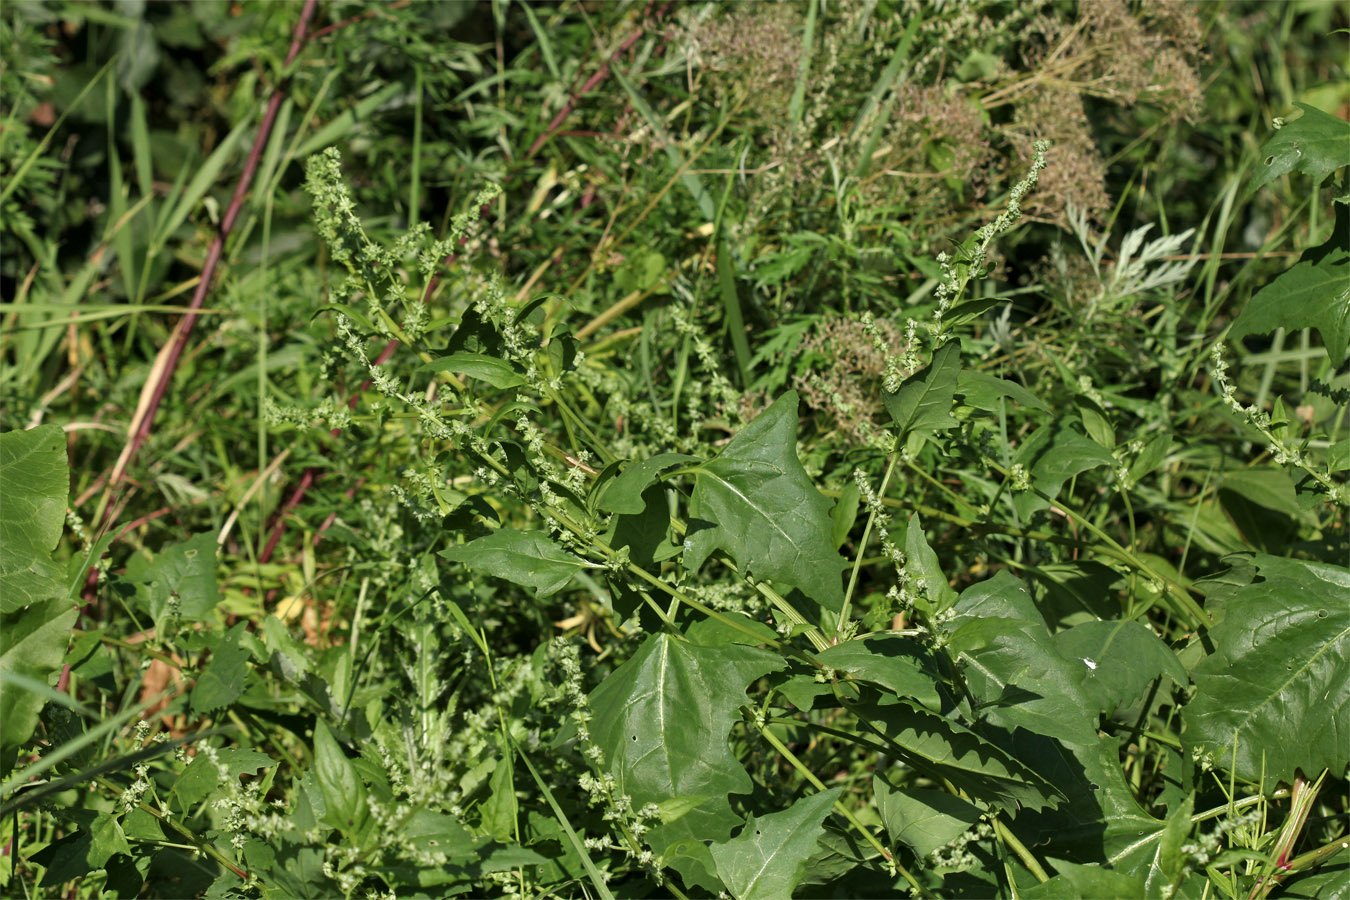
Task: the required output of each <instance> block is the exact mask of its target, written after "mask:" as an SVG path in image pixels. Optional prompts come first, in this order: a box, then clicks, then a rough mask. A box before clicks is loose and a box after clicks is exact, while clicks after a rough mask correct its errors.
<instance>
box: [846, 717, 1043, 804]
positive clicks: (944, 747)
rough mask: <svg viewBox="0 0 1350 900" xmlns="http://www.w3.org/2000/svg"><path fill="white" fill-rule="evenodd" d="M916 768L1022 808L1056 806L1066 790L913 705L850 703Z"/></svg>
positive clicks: (980, 796) (984, 798) (972, 792)
mask: <svg viewBox="0 0 1350 900" xmlns="http://www.w3.org/2000/svg"><path fill="white" fill-rule="evenodd" d="M845 705H846V706H848V707H849V708H850V709H852V710H853V711H854V712H855V713H857V715H858V716H859V718H861V719H863V720H864V721H865V722H866V723H868V724H869V725H871V726H872V727H873V728H874V729H875V730H876V731H877V732H878V733H879V734H881V735H884V737H885V738H886V741H887V742H888V743H889V744H890V745H891V746H892V747H894V748H896V749H897V750H899V751H900V754H899V755H901V756H902V758H904V759H905V761H906V762H907V763H909V764H910V765H912V766H913V767H914V768H917V769H919V770H920V771H922V772H926V773H927V774H929V775H931V776H934V777H942V778H946V779H947V780H949V781H951V782H952V783H953V784H955V785H956V786H957V787H960V788H961V789H963V790H964V791H965V792H966V793H967V794H968V795H970V796H971V797H973V798H975V799H977V800H980V801H982V802H985V803H992V804H996V805H998V806H1002V807H1003V808H1005V809H1010V810H1011V809H1016V808H1017V807H1018V805H1019V804H1020V805H1022V806H1025V807H1029V808H1042V807H1047V806H1054V805H1056V804H1057V803H1059V801H1060V799H1061V795H1060V792H1059V791H1058V790H1056V788H1055V787H1054V785H1052V784H1050V783H1049V782H1048V781H1046V780H1045V779H1043V778H1041V776H1039V775H1037V774H1036V773H1035V772H1033V771H1032V770H1031V769H1029V768H1028V767H1027V766H1025V765H1023V764H1022V763H1021V762H1019V761H1018V760H1016V759H1014V758H1013V757H1012V756H1010V755H1009V754H1008V753H1007V752H1005V751H1004V750H1002V749H1001V748H999V747H997V746H995V745H994V744H992V743H990V742H989V741H987V740H985V739H984V738H982V737H980V736H979V735H977V734H975V733H974V732H973V731H971V730H970V729H968V728H966V727H965V726H963V725H960V724H959V723H957V722H954V721H952V720H951V719H948V718H945V717H944V716H940V715H938V714H937V713H933V712H929V711H928V710H926V709H921V708H919V707H917V706H914V705H913V704H910V703H907V702H900V703H893V704H890V705H887V706H878V705H875V704H855V703H845Z"/></svg>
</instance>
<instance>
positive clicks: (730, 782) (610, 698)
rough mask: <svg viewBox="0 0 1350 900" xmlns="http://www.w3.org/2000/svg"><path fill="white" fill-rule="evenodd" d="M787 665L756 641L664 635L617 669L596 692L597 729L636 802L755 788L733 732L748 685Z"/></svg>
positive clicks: (720, 796) (720, 797) (722, 798)
mask: <svg viewBox="0 0 1350 900" xmlns="http://www.w3.org/2000/svg"><path fill="white" fill-rule="evenodd" d="M784 665H785V663H784V662H783V660H782V658H781V657H779V656H778V655H777V654H775V653H770V652H769V651H767V650H761V649H759V648H757V647H748V646H746V645H744V644H723V645H721V646H713V647H708V646H702V645H699V644H695V643H693V642H691V641H689V640H687V639H685V638H683V637H680V636H678V635H672V634H665V633H662V634H653V635H651V636H650V637H648V638H647V639H646V640H645V641H644V642H643V643H642V646H641V647H639V648H638V649H637V652H636V653H634V654H633V656H632V657H631V658H630V659H629V660H628V661H627V662H625V663H624V664H623V665H621V666H619V668H617V669H615V670H614V671H613V672H611V673H610V675H609V677H608V678H606V679H605V680H604V681H603V682H602V683H601V684H600V686H599V687H597V688H596V689H595V690H594V691H592V692H591V709H592V711H593V713H594V719H593V721H592V723H591V735H592V737H593V738H594V740H595V742H596V744H598V745H599V747H600V748H601V749H602V750H603V751H604V753H605V761H606V763H607V765H608V766H609V768H610V770H611V771H612V772H613V773H614V776H615V777H616V778H617V779H618V782H619V790H620V791H621V792H622V793H624V794H627V795H629V796H630V797H632V798H633V806H634V808H641V807H642V806H643V805H645V804H647V803H661V802H663V801H668V800H670V799H672V798H675V797H710V798H714V799H715V800H716V801H718V803H719V804H720V805H721V806H725V805H726V796H727V795H728V794H745V793H749V791H750V789H751V787H752V783H751V781H750V776H749V774H747V773H746V771H745V769H744V768H742V766H741V764H740V762H739V761H738V760H737V759H736V757H735V755H734V754H732V752H731V748H730V747H729V746H728V744H727V733H728V732H729V731H730V730H731V725H732V723H733V722H734V721H735V720H736V718H737V716H736V710H737V709H738V708H739V707H740V706H741V704H743V703H745V702H746V696H745V689H746V687H747V686H749V685H750V683H751V682H753V681H754V680H755V679H757V678H759V677H760V676H762V675H765V674H767V673H769V672H773V671H776V670H778V669H781V668H783V666H784ZM697 812H698V811H697V810H695V811H691V812H688V813H686V814H685V818H689V817H696V816H697Z"/></svg>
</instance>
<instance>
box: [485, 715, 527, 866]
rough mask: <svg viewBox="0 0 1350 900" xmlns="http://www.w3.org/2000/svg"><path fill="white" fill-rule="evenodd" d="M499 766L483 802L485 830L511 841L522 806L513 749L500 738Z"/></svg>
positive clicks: (493, 774)
mask: <svg viewBox="0 0 1350 900" xmlns="http://www.w3.org/2000/svg"><path fill="white" fill-rule="evenodd" d="M497 751H498V754H499V755H498V757H497V767H496V768H495V769H493V770H492V780H491V781H490V782H489V783H488V798H487V800H486V801H485V802H484V803H483V806H482V809H481V812H482V814H483V830H484V831H486V832H487V833H488V834H490V835H492V836H493V837H494V838H496V839H497V840H499V841H510V840H511V839H513V838H514V837H515V836H516V817H517V816H518V815H519V813H520V808H519V806H518V805H517V803H516V779H515V767H514V766H513V765H512V764H511V763H512V757H513V756H514V753H513V751H512V750H511V748H510V747H508V746H505V744H504V743H503V742H502V741H501V740H500V739H498V741H497Z"/></svg>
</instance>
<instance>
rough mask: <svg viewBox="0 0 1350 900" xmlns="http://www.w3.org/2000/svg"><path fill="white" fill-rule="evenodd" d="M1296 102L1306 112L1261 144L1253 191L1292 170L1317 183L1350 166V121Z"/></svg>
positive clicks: (1252, 183)
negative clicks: (1308, 176)
mask: <svg viewBox="0 0 1350 900" xmlns="http://www.w3.org/2000/svg"><path fill="white" fill-rule="evenodd" d="M1294 105H1295V106H1297V107H1298V108H1299V109H1301V110H1303V115H1301V116H1299V117H1298V118H1297V119H1295V120H1294V121H1292V122H1290V123H1289V124H1287V125H1285V126H1284V127H1283V128H1280V129H1279V130H1278V131H1276V132H1275V133H1274V134H1273V135H1271V136H1270V139H1269V140H1267V141H1266V142H1265V143H1264V144H1262V145H1261V159H1262V165H1260V166H1258V167H1257V169H1256V172H1255V173H1253V175H1252V180H1251V183H1250V185H1251V187H1250V189H1251V190H1256V189H1257V188H1260V187H1263V186H1264V185H1267V184H1269V183H1270V182H1272V181H1274V180H1275V179H1276V178H1279V177H1280V176H1281V175H1287V174H1289V173H1290V172H1302V173H1304V174H1306V175H1310V176H1312V179H1313V184H1314V185H1317V184H1321V183H1322V180H1323V179H1325V178H1326V177H1327V176H1328V175H1330V174H1331V173H1332V172H1334V171H1336V170H1337V169H1340V168H1343V167H1345V166H1350V122H1347V121H1345V120H1344V119H1341V118H1338V117H1337V116H1333V115H1329V114H1327V113H1324V112H1322V111H1321V110H1320V109H1317V108H1316V107H1314V106H1309V105H1308V104H1306V103H1296V104H1294Z"/></svg>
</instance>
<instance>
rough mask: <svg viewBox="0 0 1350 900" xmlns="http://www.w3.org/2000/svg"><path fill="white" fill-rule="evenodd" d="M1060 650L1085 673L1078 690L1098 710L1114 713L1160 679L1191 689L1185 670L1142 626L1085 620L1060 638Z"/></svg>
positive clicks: (1062, 632) (1156, 637)
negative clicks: (1076, 662) (1169, 680)
mask: <svg viewBox="0 0 1350 900" xmlns="http://www.w3.org/2000/svg"><path fill="white" fill-rule="evenodd" d="M1054 644H1055V649H1056V650H1057V651H1059V654H1060V655H1061V656H1063V657H1064V658H1065V659H1068V660H1070V661H1073V660H1077V661H1079V662H1081V663H1082V664H1083V666H1084V669H1085V670H1086V671H1085V673H1084V678H1083V680H1082V681H1081V682H1080V683H1079V687H1080V689H1081V690H1082V692H1083V695H1084V696H1085V697H1086V698H1088V699H1089V700H1090V701H1091V702H1092V703H1093V704H1094V707H1095V709H1096V710H1097V712H1100V713H1107V714H1110V713H1111V712H1112V711H1113V710H1115V709H1116V708H1117V707H1118V706H1121V705H1123V704H1126V703H1129V702H1130V701H1132V700H1134V699H1136V698H1138V697H1139V696H1140V695H1142V694H1143V693H1144V691H1145V690H1146V689H1147V688H1148V686H1149V684H1150V683H1151V682H1152V681H1153V680H1154V679H1155V678H1158V677H1159V676H1161V675H1166V676H1168V677H1169V678H1171V679H1172V683H1173V684H1175V685H1176V686H1177V687H1182V688H1184V687H1187V686H1188V685H1189V684H1190V677H1189V676H1188V675H1187V674H1186V667H1185V666H1183V665H1182V664H1181V662H1180V661H1179V660H1178V659H1177V657H1176V654H1175V653H1173V652H1172V651H1171V649H1170V648H1168V646H1167V645H1166V644H1164V643H1163V642H1162V640H1161V639H1160V638H1159V637H1158V636H1157V635H1155V634H1154V633H1153V632H1152V631H1150V630H1149V629H1148V627H1147V626H1146V625H1143V624H1142V623H1140V622H1132V621H1119V620H1118V621H1109V622H1084V623H1082V624H1080V625H1075V626H1073V627H1072V628H1069V629H1067V630H1065V631H1061V632H1060V633H1058V634H1056V635H1055V638H1054Z"/></svg>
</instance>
